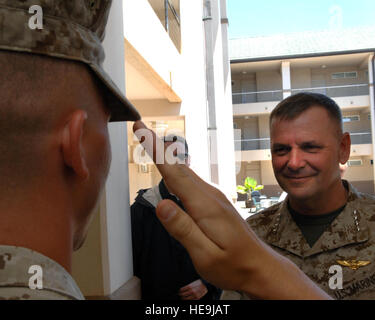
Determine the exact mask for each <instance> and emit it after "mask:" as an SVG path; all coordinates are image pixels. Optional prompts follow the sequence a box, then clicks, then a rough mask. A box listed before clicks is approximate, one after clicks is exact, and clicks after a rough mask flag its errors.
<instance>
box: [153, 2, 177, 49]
mask: <svg viewBox="0 0 375 320" xmlns="http://www.w3.org/2000/svg"><path fill="white" fill-rule="evenodd" d="M179 1H180V0H148V2H149V3H150V5H151V7H152V8H153V9H154V11H155V13H156V15H157V16H158V18H159V20H160V22H161V23H162V24H163V26H164V28H165V30H166V31H167V33H168V35H169V37H170V38H171V40H172V42H173V43H174V45H175V46H176V48H177V50H178V51H179V52H181V27H180V15H179V13H178V10H177V9H176V8H179Z"/></svg>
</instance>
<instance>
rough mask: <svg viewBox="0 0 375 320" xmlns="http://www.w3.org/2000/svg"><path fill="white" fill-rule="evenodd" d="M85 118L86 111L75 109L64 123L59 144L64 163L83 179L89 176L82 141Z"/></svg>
mask: <svg viewBox="0 0 375 320" xmlns="http://www.w3.org/2000/svg"><path fill="white" fill-rule="evenodd" d="M86 120H87V113H86V112H85V111H83V110H77V111H75V112H74V113H73V114H72V115H71V118H70V120H69V121H68V122H67V123H66V124H65V127H64V129H63V130H64V131H63V135H62V144H61V145H62V153H63V158H64V162H65V165H66V166H67V167H69V168H71V169H72V170H73V171H74V172H75V174H76V175H77V176H78V177H80V178H81V179H83V180H86V179H88V177H89V170H88V168H87V165H86V159H85V152H84V148H83V143H82V137H83V131H84V125H85V121H86Z"/></svg>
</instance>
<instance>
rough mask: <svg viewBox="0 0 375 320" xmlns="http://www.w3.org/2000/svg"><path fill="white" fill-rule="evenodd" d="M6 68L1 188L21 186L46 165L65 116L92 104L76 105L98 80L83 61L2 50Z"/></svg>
mask: <svg viewBox="0 0 375 320" xmlns="http://www.w3.org/2000/svg"><path fill="white" fill-rule="evenodd" d="M0 70H1V72H0V97H1V99H0V137H1V138H0V176H1V177H2V178H1V179H0V188H3V187H4V186H6V187H7V188H10V187H14V188H15V189H19V188H20V187H22V186H25V184H26V183H29V182H31V180H32V179H33V177H38V175H40V173H41V170H43V169H44V168H43V163H44V161H45V158H46V156H47V155H46V154H45V153H44V151H45V150H46V149H45V144H46V143H47V141H48V138H50V135H51V134H52V133H53V130H54V128H56V126H57V125H58V124H59V121H61V120H62V119H63V117H64V115H67V114H68V113H69V112H71V111H72V110H74V109H75V108H80V109H83V110H88V109H89V108H90V103H87V104H86V105H82V104H80V105H79V106H78V105H76V104H77V103H76V101H77V100H75V97H76V96H78V95H80V96H82V89H83V88H82V84H83V83H84V84H85V85H91V86H96V85H97V84H96V83H95V79H94V77H93V76H92V75H91V74H90V72H89V69H88V68H87V67H86V66H85V65H83V64H81V63H78V62H72V61H67V60H62V59H54V58H49V57H45V56H38V55H34V54H26V53H15V52H7V51H0ZM81 100H82V99H81ZM80 102H81V101H80Z"/></svg>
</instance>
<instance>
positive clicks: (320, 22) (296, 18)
mask: <svg viewBox="0 0 375 320" xmlns="http://www.w3.org/2000/svg"><path fill="white" fill-rule="evenodd" d="M227 9H228V19H229V38H230V39H233V38H242V37H253V36H262V35H264V36H267V35H272V34H277V33H290V32H300V31H314V30H316V31H318V30H327V29H332V28H352V27H357V26H368V25H375V0H336V1H335V0H227Z"/></svg>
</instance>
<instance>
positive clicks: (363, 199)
mask: <svg viewBox="0 0 375 320" xmlns="http://www.w3.org/2000/svg"><path fill="white" fill-rule="evenodd" d="M344 184H345V185H346V186H347V188H348V190H349V196H348V202H347V205H346V207H345V209H344V210H343V211H342V212H341V213H340V214H339V215H338V216H337V217H336V219H335V220H334V221H333V222H332V224H331V225H330V226H329V227H328V229H327V230H326V231H325V232H324V233H323V234H322V235H321V237H320V238H319V239H318V241H316V243H315V244H314V245H313V247H312V248H311V247H310V246H309V244H308V243H307V242H306V240H305V238H304V236H303V235H302V233H301V230H300V229H299V227H298V226H297V225H296V224H295V222H294V220H293V218H292V217H291V215H290V213H289V211H288V206H287V201H288V199H285V200H284V201H283V202H281V203H278V204H276V205H274V206H272V207H270V208H268V209H266V210H264V211H262V212H260V213H258V214H255V215H253V216H251V217H249V218H248V219H247V222H248V223H249V225H250V226H251V228H252V230H254V232H255V233H256V234H257V235H258V236H259V237H260V238H261V239H262V240H264V241H265V242H266V243H267V244H269V245H270V246H271V247H272V248H273V249H274V250H275V251H277V252H278V253H280V254H282V255H283V256H284V257H286V258H288V259H290V260H291V261H292V262H294V263H295V264H296V265H297V266H298V267H299V268H300V269H301V270H302V271H303V272H304V273H305V274H306V275H308V276H309V278H310V279H311V280H313V281H314V282H315V283H316V284H317V285H318V286H319V287H320V288H321V289H323V290H324V291H326V292H327V293H328V294H329V295H330V296H332V297H333V298H334V299H375V233H374V232H375V197H374V196H371V195H368V194H363V193H360V192H358V191H357V190H355V189H354V188H353V187H352V186H351V185H350V184H349V183H347V182H346V181H344ZM338 261H340V262H341V263H342V264H344V265H345V264H347V265H349V266H343V265H340V262H338ZM361 261H362V264H367V265H365V266H361V267H358V266H357V267H358V268H356V264H361ZM334 265H339V266H341V267H342V271H343V288H342V289H335V290H332V289H330V287H329V279H330V277H332V276H334V275H336V274H337V273H336V272H334V271H332V273H331V274H330V273H329V269H330V267H331V266H334ZM239 298H241V299H246V297H245V296H244V295H240V294H238V293H237V292H233V291H226V292H224V293H223V295H222V299H239Z"/></svg>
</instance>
